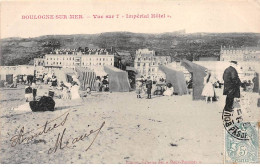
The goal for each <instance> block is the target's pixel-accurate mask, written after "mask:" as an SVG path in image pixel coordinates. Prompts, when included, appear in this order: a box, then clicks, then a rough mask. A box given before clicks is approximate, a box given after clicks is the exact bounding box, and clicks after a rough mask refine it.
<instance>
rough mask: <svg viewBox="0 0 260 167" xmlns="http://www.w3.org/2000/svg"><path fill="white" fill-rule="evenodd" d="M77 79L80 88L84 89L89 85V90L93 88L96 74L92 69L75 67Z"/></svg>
mask: <svg viewBox="0 0 260 167" xmlns="http://www.w3.org/2000/svg"><path fill="white" fill-rule="evenodd" d="M75 70H76V72H77V74H78V77H79V78H78V79H79V82H80V89H81V90H86V89H87V88H88V87H90V89H91V90H95V81H96V74H95V72H94V71H92V70H90V69H88V68H82V67H76V69H75Z"/></svg>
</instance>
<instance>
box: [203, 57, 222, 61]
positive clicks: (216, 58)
mask: <svg viewBox="0 0 260 167" xmlns="http://www.w3.org/2000/svg"><path fill="white" fill-rule="evenodd" d="M199 61H219V58H218V57H199Z"/></svg>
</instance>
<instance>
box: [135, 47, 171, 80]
mask: <svg viewBox="0 0 260 167" xmlns="http://www.w3.org/2000/svg"><path fill="white" fill-rule="evenodd" d="M169 63H171V57H170V56H156V55H155V51H154V50H149V49H139V50H137V51H136V55H135V60H134V67H135V69H137V72H138V73H139V74H140V75H142V76H144V77H148V76H151V79H153V80H158V79H159V78H161V77H163V76H164V75H165V74H164V73H163V72H162V71H161V70H159V65H167V64H169Z"/></svg>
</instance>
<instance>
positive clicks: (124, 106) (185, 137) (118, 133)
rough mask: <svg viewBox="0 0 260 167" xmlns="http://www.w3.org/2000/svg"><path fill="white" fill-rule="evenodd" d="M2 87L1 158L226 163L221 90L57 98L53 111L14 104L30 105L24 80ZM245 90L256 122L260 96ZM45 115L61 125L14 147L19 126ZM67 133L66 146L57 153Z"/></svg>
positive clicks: (249, 116)
mask: <svg viewBox="0 0 260 167" xmlns="http://www.w3.org/2000/svg"><path fill="white" fill-rule="evenodd" d="M0 92H1V103H0V105H1V163H223V157H224V156H223V154H224V127H223V122H222V119H221V115H222V109H223V106H224V101H225V96H223V95H222V89H216V93H217V95H218V96H219V101H218V102H213V103H212V104H211V103H208V104H206V103H205V101H193V100H192V97H191V95H183V96H171V97H165V96H162V97H153V98H152V99H146V98H143V99H137V98H136V94H135V92H120V93H117V92H113V93H109V92H93V93H92V94H91V95H89V96H87V97H84V98H83V99H82V100H80V101H69V100H67V101H61V100H59V99H57V100H55V101H56V109H55V111H54V112H51V111H47V112H32V111H30V110H28V111H17V110H14V108H17V107H18V106H20V105H23V104H25V99H24V89H23V86H21V85H19V87H18V88H17V89H1V91H0ZM242 93H243V92H242ZM248 96H249V97H250V98H251V100H250V102H251V103H250V104H251V105H250V109H251V111H250V110H248V111H243V119H244V121H252V122H254V121H259V118H260V116H259V112H258V111H259V108H257V106H256V99H257V97H258V94H256V93H249V94H248ZM56 118H57V119H56ZM46 121H48V124H47V126H46V129H48V128H49V127H54V124H57V125H58V124H59V125H60V126H58V127H56V128H53V129H52V130H49V131H48V130H46V129H45V132H46V133H45V132H44V133H42V134H41V135H39V136H38V137H35V138H33V139H32V140H30V141H29V142H28V143H27V142H26V141H24V142H22V143H20V144H19V143H16V144H15V146H11V144H12V141H10V140H11V138H13V139H14V136H15V135H18V134H19V133H20V134H21V129H24V132H23V133H24V134H25V133H26V132H29V131H31V130H33V131H32V132H31V133H27V134H25V135H24V136H27V137H28V136H30V135H33V134H34V133H33V132H41V131H43V129H44V128H43V126H44V125H45V124H46ZM103 122H105V124H104V126H103V127H101V125H102V123H103ZM64 129H65V131H64ZM91 130H93V131H92V133H91ZM97 130H99V131H100V133H98V131H97ZM63 132H64V133H63ZM62 134H63V137H62V142H61V143H62V146H61V147H64V148H63V149H60V145H56V146H57V149H56V151H54V150H55V144H56V142H57V138H59V139H60V138H61V135H62ZM85 134H86V135H85ZM87 134H90V135H89V136H88V137H86V136H87ZM82 135H83V136H84V135H85V137H84V139H82V140H78V141H77V142H75V141H76V140H77V139H79V137H80V136H82ZM95 137H96V138H95ZM75 138H77V139H75ZM94 138H95V140H94ZM13 141H14V140H13ZM72 141H74V142H75V143H74V144H73V143H72ZM92 141H93V143H92V144H91V142H92ZM66 143H67V144H66ZM13 144H14V143H13ZM58 146H59V147H58ZM66 146H67V147H66ZM89 146H90V148H89V149H88V150H87V151H86V149H87V148H88V147H89ZM48 152H49V153H48Z"/></svg>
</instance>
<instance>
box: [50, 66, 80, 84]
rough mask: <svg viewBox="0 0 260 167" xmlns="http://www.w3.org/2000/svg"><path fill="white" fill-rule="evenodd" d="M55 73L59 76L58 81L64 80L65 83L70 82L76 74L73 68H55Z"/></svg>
mask: <svg viewBox="0 0 260 167" xmlns="http://www.w3.org/2000/svg"><path fill="white" fill-rule="evenodd" d="M52 71H53V72H54V75H55V76H56V77H57V81H58V82H61V81H63V82H64V84H65V85H66V83H70V82H71V80H72V76H73V75H75V71H74V70H73V69H71V68H62V69H53V70H52Z"/></svg>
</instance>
